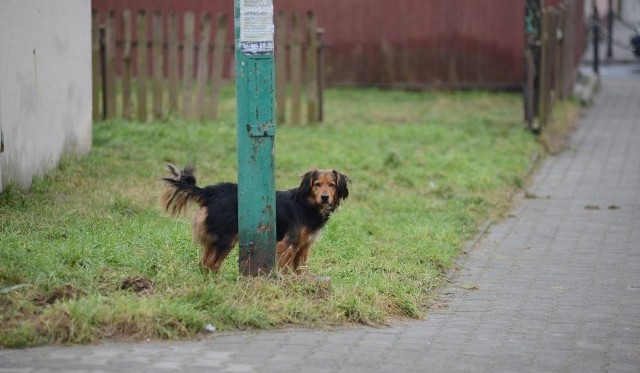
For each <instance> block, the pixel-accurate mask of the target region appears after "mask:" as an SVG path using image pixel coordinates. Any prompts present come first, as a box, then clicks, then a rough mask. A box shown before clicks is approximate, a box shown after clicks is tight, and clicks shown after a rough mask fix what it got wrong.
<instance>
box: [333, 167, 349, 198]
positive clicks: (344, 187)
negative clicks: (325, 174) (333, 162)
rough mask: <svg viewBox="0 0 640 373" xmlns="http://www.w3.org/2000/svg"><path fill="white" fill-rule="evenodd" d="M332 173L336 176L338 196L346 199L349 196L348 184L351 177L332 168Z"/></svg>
mask: <svg viewBox="0 0 640 373" xmlns="http://www.w3.org/2000/svg"><path fill="white" fill-rule="evenodd" d="M333 175H334V176H335V178H336V188H337V190H338V195H339V197H340V198H341V199H347V197H349V184H351V179H350V178H349V176H347V175H345V174H342V173H340V172H338V171H336V170H333Z"/></svg>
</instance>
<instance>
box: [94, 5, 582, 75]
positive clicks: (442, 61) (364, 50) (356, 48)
mask: <svg viewBox="0 0 640 373" xmlns="http://www.w3.org/2000/svg"><path fill="white" fill-rule="evenodd" d="M558 1H560V0H547V1H546V3H550V2H558ZM575 1H576V2H577V3H578V5H577V8H579V9H580V14H582V3H583V1H584V0H575ZM524 3H525V1H524V0H522V1H516V0H447V1H443V0H274V5H275V11H276V12H280V11H286V12H287V13H291V12H293V11H297V12H300V13H301V14H304V13H305V12H307V11H308V10H313V11H314V12H315V13H316V15H317V24H318V26H319V27H322V28H324V29H325V30H326V33H325V35H326V36H325V42H326V44H327V49H326V67H327V68H326V72H327V80H328V82H329V83H330V84H333V85H394V86H406V87H412V86H416V87H421V86H447V87H465V86H471V87H518V86H520V85H521V84H522V79H523V62H522V61H523V49H524V31H523V29H524ZM93 7H94V9H96V10H99V11H101V12H103V11H106V10H108V9H114V10H116V13H117V14H121V10H122V9H125V8H127V7H128V8H129V9H131V10H132V11H136V10H137V9H146V10H147V12H148V13H149V12H153V11H156V10H158V11H161V12H163V13H168V12H170V11H176V12H178V13H183V12H185V11H186V10H191V11H194V12H195V13H196V14H199V13H200V12H204V11H208V12H210V13H212V14H213V15H214V19H215V15H216V14H217V13H218V12H226V13H228V14H229V16H230V17H231V18H230V20H231V19H232V14H233V0H224V1H222V0H135V1H134V0H93ZM576 18H577V17H576ZM214 22H215V21H214ZM576 22H581V19H577V20H576ZM232 27H233V26H232V22H229V29H228V36H227V43H228V44H229V45H230V46H231V45H233V29H232ZM577 34H580V35H582V33H581V32H579V33H577ZM229 58H231V53H230V54H229ZM230 65H231V64H230V63H228V64H227V66H226V67H225V70H226V73H225V74H226V75H227V76H228V75H229V74H230V73H231V69H232V67H231V66H230Z"/></svg>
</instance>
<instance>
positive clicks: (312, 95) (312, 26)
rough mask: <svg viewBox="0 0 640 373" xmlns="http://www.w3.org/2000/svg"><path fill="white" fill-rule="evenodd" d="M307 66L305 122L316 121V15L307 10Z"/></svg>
mask: <svg viewBox="0 0 640 373" xmlns="http://www.w3.org/2000/svg"><path fill="white" fill-rule="evenodd" d="M307 38H308V40H309V43H308V45H307V61H306V62H307V68H306V71H305V73H306V83H307V84H306V96H307V122H308V123H316V122H317V121H318V81H317V79H318V39H317V35H316V17H315V15H314V14H313V12H312V11H309V12H307Z"/></svg>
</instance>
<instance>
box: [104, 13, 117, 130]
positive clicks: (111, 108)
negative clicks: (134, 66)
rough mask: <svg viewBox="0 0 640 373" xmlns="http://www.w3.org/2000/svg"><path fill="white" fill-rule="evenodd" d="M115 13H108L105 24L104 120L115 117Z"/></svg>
mask: <svg viewBox="0 0 640 373" xmlns="http://www.w3.org/2000/svg"><path fill="white" fill-rule="evenodd" d="M115 31H116V30H115V13H114V12H113V11H109V15H108V18H107V23H106V32H105V44H106V45H105V46H106V60H107V64H106V74H105V75H106V80H107V81H106V95H107V97H106V102H107V105H106V111H105V117H106V118H109V119H110V118H115V116H116V72H115V65H116V48H115V47H116V45H115V44H116V41H115Z"/></svg>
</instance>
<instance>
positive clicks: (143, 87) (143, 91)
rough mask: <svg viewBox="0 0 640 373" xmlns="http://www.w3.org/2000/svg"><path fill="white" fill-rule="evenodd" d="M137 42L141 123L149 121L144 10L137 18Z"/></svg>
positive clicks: (138, 117) (138, 113) (139, 118)
mask: <svg viewBox="0 0 640 373" xmlns="http://www.w3.org/2000/svg"><path fill="white" fill-rule="evenodd" d="M136 28H137V30H138V32H137V39H138V40H137V42H136V67H137V72H136V76H137V85H138V100H137V101H138V102H137V104H138V111H137V117H136V118H137V119H138V121H140V122H146V120H147V17H146V14H145V11H144V10H140V11H138V16H137V18H136Z"/></svg>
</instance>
